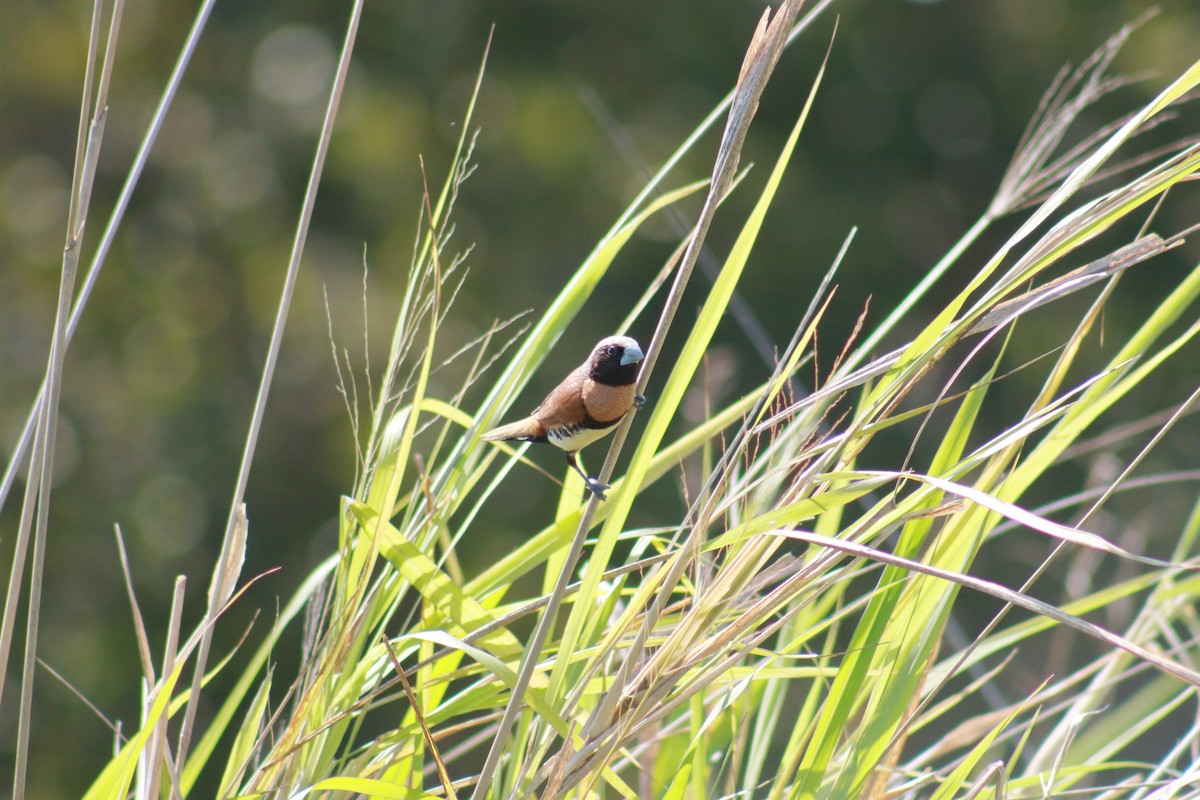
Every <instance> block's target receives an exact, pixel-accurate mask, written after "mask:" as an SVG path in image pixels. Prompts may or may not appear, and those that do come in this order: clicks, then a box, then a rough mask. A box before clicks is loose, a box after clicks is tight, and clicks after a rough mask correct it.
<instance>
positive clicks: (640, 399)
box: [633, 394, 646, 408]
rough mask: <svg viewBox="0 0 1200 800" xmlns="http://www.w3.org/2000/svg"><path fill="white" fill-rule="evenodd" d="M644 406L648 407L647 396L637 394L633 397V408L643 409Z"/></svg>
mask: <svg viewBox="0 0 1200 800" xmlns="http://www.w3.org/2000/svg"><path fill="white" fill-rule="evenodd" d="M644 405H646V395H644V394H635V395H634V396H633V407H634V408H641V407H642V406H644Z"/></svg>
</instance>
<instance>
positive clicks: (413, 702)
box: [380, 636, 457, 800]
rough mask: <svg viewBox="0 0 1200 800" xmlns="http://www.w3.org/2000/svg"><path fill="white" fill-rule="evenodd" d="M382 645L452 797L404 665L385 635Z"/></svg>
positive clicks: (452, 796)
mask: <svg viewBox="0 0 1200 800" xmlns="http://www.w3.org/2000/svg"><path fill="white" fill-rule="evenodd" d="M380 640H381V641H382V642H383V646H384V647H385V648H387V653H388V658H390V659H391V660H392V668H393V669H395V670H396V679H397V680H399V681H400V685H401V686H403V687H404V696H405V697H407V698H408V703H409V705H410V706H411V707H412V710H413V714H415V715H416V717H417V724H418V725H420V726H421V734H422V735H423V736H424V737H425V744H426V746H428V747H429V753H430V755H432V756H433V762H434V764H435V765H436V766H437V774H438V778H439V779H440V780H441V781H442V789H443V790H444V791H445V792H446V797H449V798H451V800H454V798H456V797H457V795H456V794H455V793H454V782H453V781H452V780H450V773H449V772H447V771H446V764H445V763H444V762H443V761H442V756H441V754H440V753H438V747H437V742H435V741H434V739H433V734H432V733H430V732H429V726H428V725H427V724H426V723H425V714H424V713H422V712H421V705H420V703H418V702H417V696H416V694H414V693H413V689H412V686H411V685H410V684H409V682H408V678H407V677H406V676H405V674H404V667H403V666H402V665H401V664H400V659H399V658H397V657H396V651H395V649H393V648H392V642H391V640H389V639H388V638H387V636H382V637H380Z"/></svg>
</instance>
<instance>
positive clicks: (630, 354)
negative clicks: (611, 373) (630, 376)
mask: <svg viewBox="0 0 1200 800" xmlns="http://www.w3.org/2000/svg"><path fill="white" fill-rule="evenodd" d="M645 357H646V356H644V355H643V354H642V349H641V348H640V347H638V346H637V345H636V344H631V345H627V346H626V347H625V353H624V355H622V356H621V366H622V367H625V366H628V365H630V364H636V363H638V362H639V361H641V360H642V359H643V358H645Z"/></svg>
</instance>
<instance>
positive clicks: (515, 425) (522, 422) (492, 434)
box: [483, 417, 546, 442]
mask: <svg viewBox="0 0 1200 800" xmlns="http://www.w3.org/2000/svg"><path fill="white" fill-rule="evenodd" d="M545 437H546V431H545V430H544V429H543V428H542V426H541V424H540V423H539V422H538V421H537V420H536V419H535V418H533V417H526V418H525V419H519V420H517V421H516V422H510V423H509V424H507V425H501V426H500V427H499V428H492V429H491V430H490V431H488V432H487V433H485V434H484V435H483V438H484V439H487V440H488V441H489V442H506V441H510V440H513V439H516V440H518V441H522V442H530V441H533V440H535V439H544V438H545Z"/></svg>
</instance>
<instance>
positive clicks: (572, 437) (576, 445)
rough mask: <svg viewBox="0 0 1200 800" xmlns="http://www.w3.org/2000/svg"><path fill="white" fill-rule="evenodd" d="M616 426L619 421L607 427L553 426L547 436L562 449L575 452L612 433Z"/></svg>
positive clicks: (551, 442)
mask: <svg viewBox="0 0 1200 800" xmlns="http://www.w3.org/2000/svg"><path fill="white" fill-rule="evenodd" d="M618 421H619V420H618ZM616 427H617V423H616V422H614V423H613V424H612V425H610V426H609V427H607V428H584V427H583V426H578V427H576V426H571V427H564V428H553V429H551V430H549V431H547V432H546V438H547V439H549V440H550V444H552V445H554V446H555V447H557V448H559V449H560V450H566V451H567V452H568V453H574V452H577V451H579V450H582V449H583V448H585V447H587V446H588V445H589V444H591V443H592V442H595V441H599V440H600V439H603V438H604V437H605V436H607V435H608V434H610V433H612V431H613V429H614V428H616Z"/></svg>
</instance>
